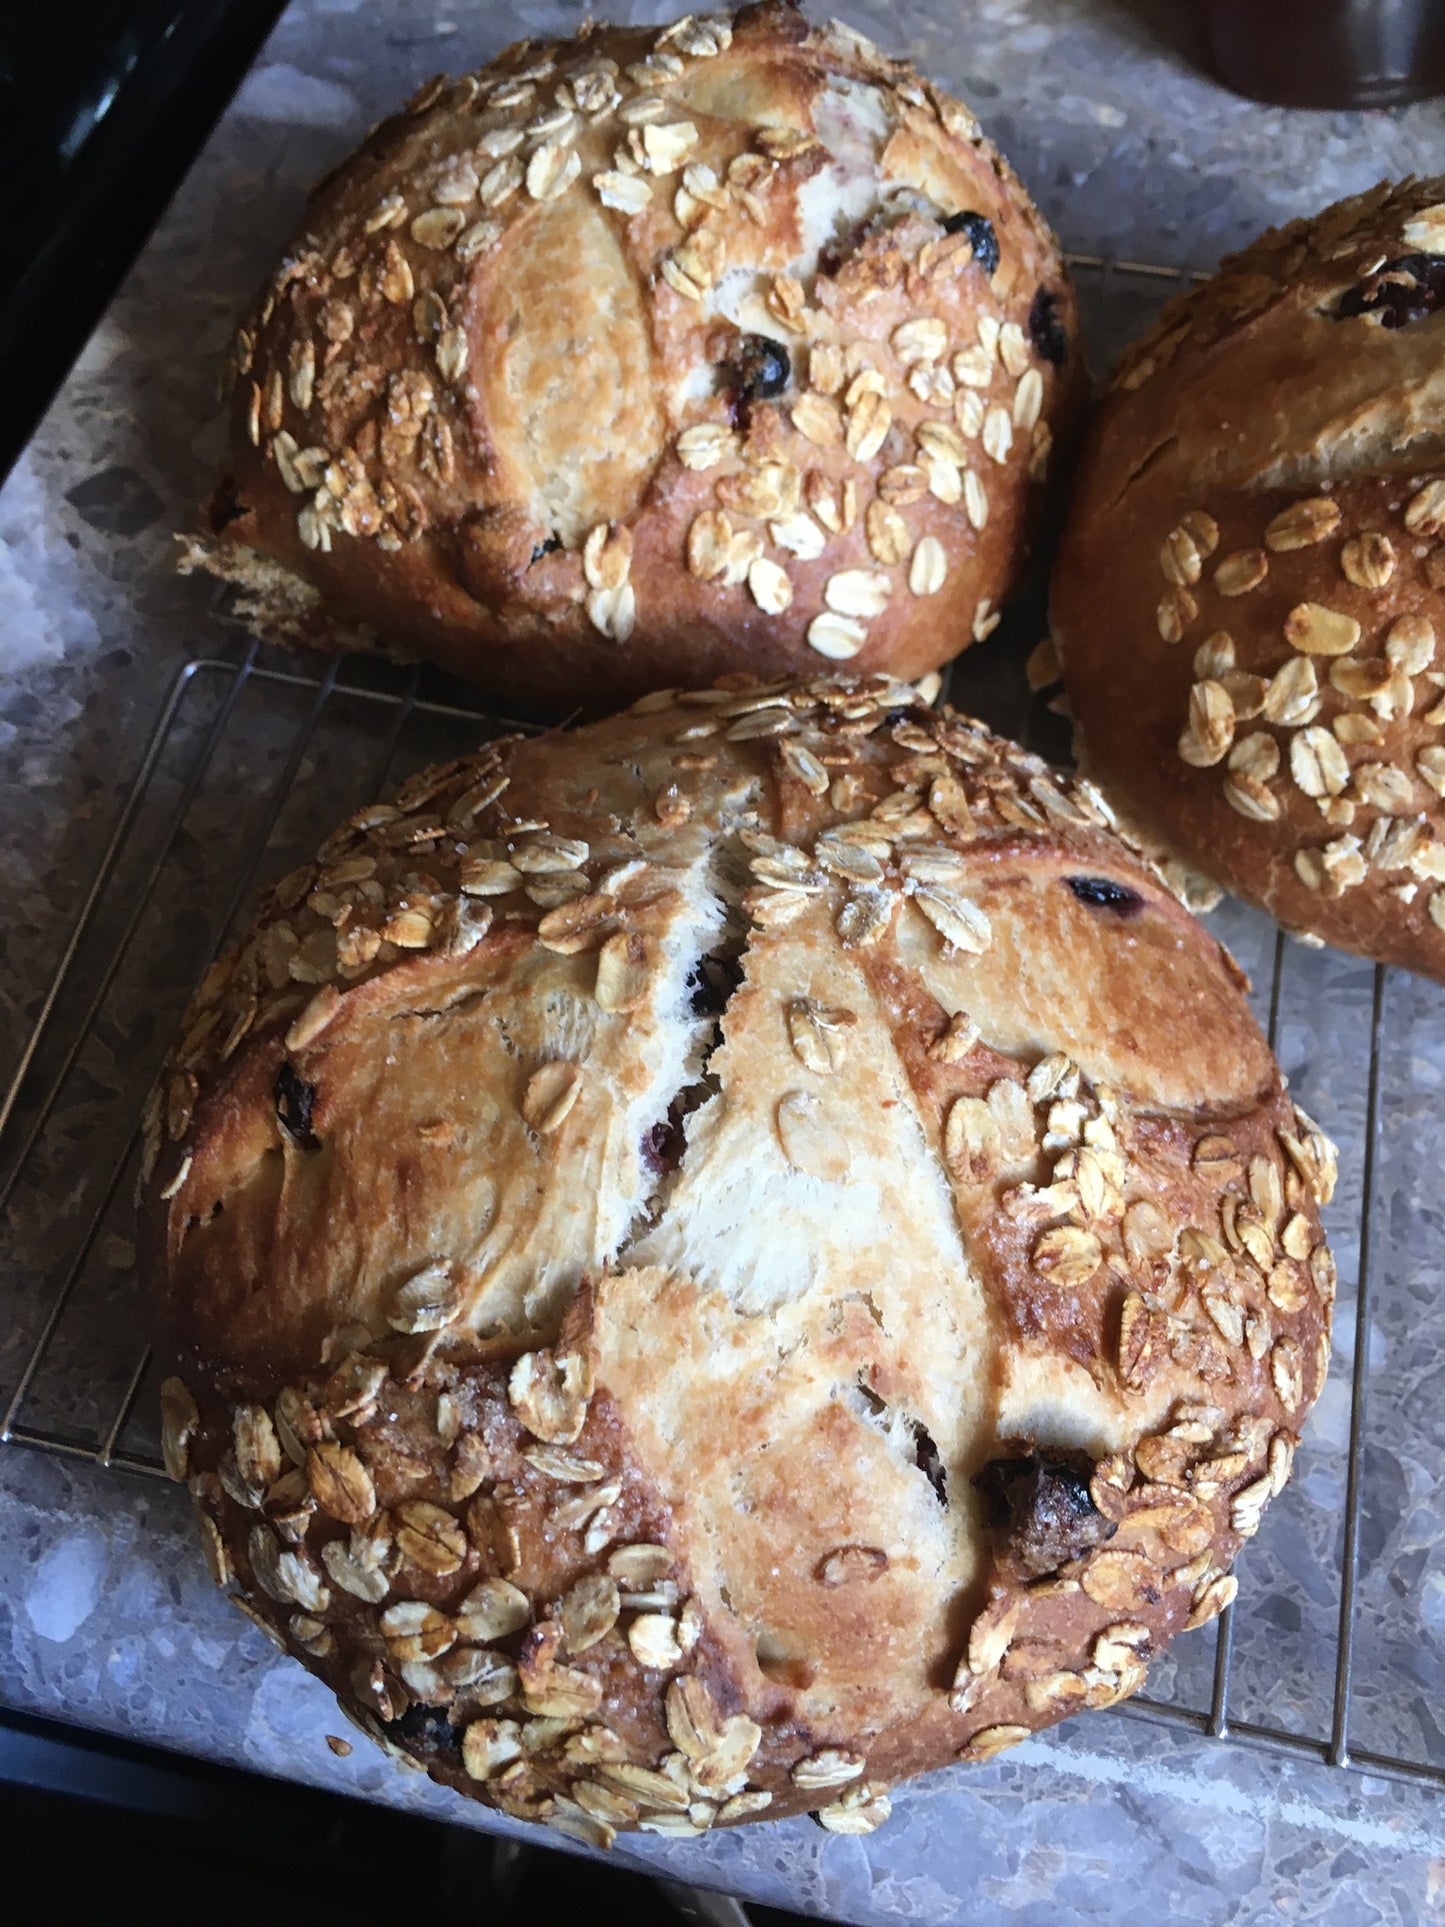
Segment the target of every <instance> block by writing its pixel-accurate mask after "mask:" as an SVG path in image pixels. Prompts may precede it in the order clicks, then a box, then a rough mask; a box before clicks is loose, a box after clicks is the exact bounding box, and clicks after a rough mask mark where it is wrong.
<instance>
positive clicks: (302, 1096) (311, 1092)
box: [276, 1064, 321, 1151]
mask: <svg viewBox="0 0 1445 1927" xmlns="http://www.w3.org/2000/svg"><path fill="white" fill-rule="evenodd" d="M315 1103H316V1086H315V1085H314V1084H308V1083H307V1082H306V1080H305V1078H304V1077H300V1076H298V1075H297V1073H296V1069H295V1067H294V1066H293V1065H291V1064H283V1065H282V1066H281V1068H280V1070H279V1071H277V1073H276V1115H277V1117H278V1118H279V1119H280V1120H281V1125H282V1128H283V1129H284V1130H285V1132H286V1134H287V1136H288V1137H289V1138H290V1139H291V1141H292V1143H293V1144H299V1145H300V1146H301V1148H302V1149H303V1150H304V1151H314V1150H316V1149H317V1148H318V1146H319V1145H320V1142H321V1140H320V1138H318V1137H317V1135H316V1133H315V1132H314V1131H313V1130H312V1128H311V1111H312V1107H313V1106H314V1104H315Z"/></svg>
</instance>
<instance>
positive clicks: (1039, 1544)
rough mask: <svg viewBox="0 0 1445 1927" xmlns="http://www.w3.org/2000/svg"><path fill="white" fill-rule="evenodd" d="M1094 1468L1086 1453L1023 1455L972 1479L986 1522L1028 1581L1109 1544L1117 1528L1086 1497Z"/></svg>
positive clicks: (991, 1466)
mask: <svg viewBox="0 0 1445 1927" xmlns="http://www.w3.org/2000/svg"><path fill="white" fill-rule="evenodd" d="M1093 1471H1094V1466H1093V1462H1092V1460H1091V1459H1090V1458H1089V1456H1088V1454H1087V1453H1084V1452H1058V1453H1052V1454H1050V1455H1049V1456H1048V1457H1045V1456H1044V1455H1043V1454H1042V1453H1039V1452H1033V1451H1030V1452H1026V1453H1025V1454H1023V1455H1022V1456H1021V1457H1018V1458H1008V1459H994V1460H992V1461H991V1462H990V1463H989V1464H988V1465H986V1466H985V1467H984V1468H983V1470H982V1471H981V1472H980V1473H978V1474H977V1475H976V1476H975V1478H974V1481H973V1483H974V1485H975V1487H976V1488H977V1490H978V1491H979V1492H980V1493H981V1494H982V1496H983V1500H984V1503H985V1505H986V1507H987V1508H988V1512H989V1518H990V1522H991V1523H992V1524H993V1525H994V1526H995V1528H996V1529H998V1530H999V1531H1001V1532H1002V1534H1003V1536H1004V1541H1005V1544H1006V1546H1007V1548H1008V1551H1009V1552H1010V1554H1011V1555H1012V1556H1013V1559H1014V1560H1015V1562H1016V1563H1017V1565H1018V1566H1019V1567H1020V1569H1021V1570H1022V1571H1023V1572H1024V1573H1025V1574H1027V1576H1028V1577H1029V1578H1031V1579H1041V1578H1043V1576H1044V1574H1045V1573H1050V1572H1057V1571H1058V1569H1059V1567H1060V1566H1066V1565H1068V1563H1069V1561H1070V1560H1071V1559H1077V1558H1079V1557H1081V1555H1082V1554H1084V1553H1086V1552H1089V1551H1091V1550H1092V1549H1093V1548H1094V1547H1095V1546H1101V1545H1103V1544H1104V1543H1105V1541H1106V1540H1109V1539H1112V1538H1113V1536H1114V1534H1115V1532H1116V1530H1117V1527H1116V1526H1115V1525H1114V1524H1113V1522H1112V1520H1109V1519H1106V1518H1105V1517H1104V1515H1103V1513H1102V1512H1100V1511H1099V1510H1098V1508H1097V1507H1096V1506H1095V1504H1094V1501H1093V1499H1092V1498H1091V1497H1090V1494H1089V1480H1090V1478H1091V1477H1092V1476H1093Z"/></svg>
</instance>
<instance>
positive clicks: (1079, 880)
mask: <svg viewBox="0 0 1445 1927" xmlns="http://www.w3.org/2000/svg"><path fill="white" fill-rule="evenodd" d="M1064 881H1065V883H1067V884H1068V886H1069V888H1070V889H1071V890H1072V891H1073V893H1074V895H1075V896H1076V897H1077V898H1078V899H1079V902H1080V903H1087V904H1088V906H1089V908H1090V909H1091V910H1112V911H1113V912H1114V914H1115V915H1116V916H1119V917H1132V916H1135V915H1137V913H1138V912H1139V911H1140V910H1142V909H1143V908H1144V899H1143V897H1141V896H1140V894H1139V892H1138V891H1137V890H1131V889H1130V888H1129V887H1128V885H1127V884H1124V883H1114V882H1111V880H1110V879H1109V878H1108V877H1065V878H1064Z"/></svg>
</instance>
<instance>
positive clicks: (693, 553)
mask: <svg viewBox="0 0 1445 1927" xmlns="http://www.w3.org/2000/svg"><path fill="white" fill-rule="evenodd" d="M1074 338H1075V315H1074V302H1073V295H1072V292H1071V289H1070V287H1069V283H1068V279H1067V276H1066V274H1065V272H1064V268H1063V265H1062V262H1061V260H1060V256H1059V252H1058V249H1057V247H1056V245H1055V243H1054V240H1053V237H1052V236H1051V235H1050V234H1049V232H1048V230H1047V228H1046V227H1045V225H1044V224H1043V222H1042V221H1041V220H1040V218H1039V216H1038V214H1037V213H1036V211H1035V210H1034V208H1033V205H1032V203H1031V202H1030V201H1029V198H1028V196H1027V194H1026V193H1025V192H1024V190H1023V189H1022V187H1021V186H1020V185H1019V183H1018V181H1017V180H1016V179H1015V177H1014V175H1013V174H1012V172H1011V171H1010V169H1009V168H1008V166H1007V165H1006V163H1005V162H1004V161H1003V160H1002V158H1001V157H1000V156H999V154H998V153H997V152H996V150H995V149H994V148H993V147H992V146H991V145H990V143H989V142H987V141H986V140H984V139H983V137H982V136H981V134H980V132H979V129H978V126H977V123H976V122H975V121H974V119H973V116H972V115H971V114H970V113H969V112H968V110H967V109H966V108H965V107H963V106H961V105H960V104H959V103H958V102H957V101H955V100H952V99H950V98H949V96H948V95H946V94H944V93H942V92H940V91H939V90H938V89H937V88H935V87H933V86H931V85H930V84H928V83H926V82H924V81H922V80H920V79H919V78H918V76H917V75H916V74H915V73H914V72H913V71H912V69H911V68H909V67H907V66H905V65H903V64H902V63H899V62H895V61H891V60H887V59H884V58H883V57H882V56H881V55H880V54H879V53H878V51H877V50H876V48H874V47H873V46H872V44H871V43H870V42H869V41H867V40H865V39H864V38H862V37H861V36H859V35H856V34H854V33H852V32H851V31H850V30H848V29H846V28H844V27H842V26H840V25H838V24H836V23H834V24H831V25H829V26H826V27H821V28H817V29H812V28H810V27H809V25H808V23H807V22H806V20H805V19H804V18H803V16H802V15H801V13H799V12H798V11H797V10H796V9H795V8H793V7H791V6H788V5H784V4H781V3H780V0H776V3H774V4H769V5H765V6H759V7H751V8H749V9H747V10H746V11H745V12H743V13H742V14H739V15H738V16H737V18H736V19H735V20H734V19H732V17H731V16H729V15H726V14H719V15H709V16H707V17H705V18H703V17H699V16H689V17H688V18H687V19H686V20H683V21H680V22H677V23H675V24H674V25H672V26H671V27H668V28H666V29H664V30H661V31H659V30H657V29H655V28H650V27H649V28H623V27H595V28H594V27H592V26H588V27H584V28H583V30H582V31H581V33H580V34H579V35H578V37H577V38H576V40H574V41H567V42H545V43H541V42H526V43H523V44H522V45H520V46H517V47H514V48H512V49H511V50H510V51H509V52H507V53H506V54H504V55H502V56H501V58H500V59H499V60H497V61H496V62H494V63H493V65H492V66H490V67H487V68H485V69H483V70H482V71H481V72H479V73H475V74H468V75H464V76H463V77H462V78H461V79H460V80H457V81H451V82H448V81H444V80H441V79H438V80H436V81H434V82H432V83H431V84H430V85H429V86H427V87H425V88H423V89H422V91H421V93H420V94H419V95H417V96H416V98H415V99H413V100H412V101H411V103H410V104H409V107H408V109H407V111H406V112H405V113H403V114H400V115H398V116H397V117H395V118H394V119H392V120H389V121H387V122H385V123H384V124H383V125H382V126H381V127H380V128H378V129H377V130H376V131H375V132H374V133H373V134H372V135H371V137H370V138H369V139H368V140H367V142H366V143H365V145H364V146H363V147H362V148H361V149H360V151H359V152H358V153H357V154H356V155H354V156H353V157H352V158H351V159H350V160H348V161H347V162H345V163H344V164H343V165H342V166H341V167H339V168H338V169H337V170H336V171H335V172H334V173H333V174H332V175H330V176H329V177H328V178H327V179H326V180H325V181H324V182H323V183H322V184H321V185H320V187H319V188H318V189H317V190H316V192H315V194H314V196H313V198H312V201H311V204H310V206H309V208H308V211H307V215H306V219H305V221H304V223H303V225H302V227H301V229H300V231H299V233H298V234H297V236H296V237H295V239H294V241H293V243H292V246H291V247H290V248H289V249H288V251H287V254H286V258H285V260H284V261H283V262H282V264H281V266H280V268H279V269H278V270H277V273H276V274H275V276H274V277H273V279H272V280H271V281H270V283H269V284H268V285H267V286H266V287H265V288H264V289H263V290H262V292H261V295H260V296H259V298H258V300H257V303H256V306H255V309H254V310H253V312H252V313H251V315H250V316H249V317H248V319H247V320H246V322H245V325H244V326H243V327H242V328H241V330H240V332H239V334H238V335H237V337H236V342H235V345H234V349H233V352H232V355H231V359H230V364H229V366H230V375H231V377H232V379H233V380H234V383H235V388H234V400H233V412H232V417H231V449H230V457H229V464H230V472H229V474H228V475H227V477H226V478H225V480H224V481H223V483H222V485H221V487H220V488H219V490H218V491H217V493H216V495H215V497H214V499H213V501H212V502H211V504H210V507H209V510H208V513H207V524H208V526H207V530H206V532H205V534H204V535H202V536H200V537H196V538H190V539H188V540H187V543H186V547H185V556H186V566H201V567H204V568H207V569H210V570H212V571H214V572H215V573H216V574H218V575H220V576H222V577H225V578H228V579H230V580H232V581H234V582H236V583H238V584H239V585H240V586H241V589H242V595H241V598H240V600H241V606H242V608H243V610H244V611H245V612H247V613H248V614H249V615H250V617H251V618H252V619H253V620H254V621H255V622H256V623H257V625H258V626H259V627H260V628H261V629H262V630H263V631H269V632H280V633H285V634H291V635H297V636H300V637H302V638H306V639H310V640H316V641H323V642H325V641H331V642H337V643H342V644H349V643H352V642H354V641H356V640H357V638H358V635H359V634H362V633H365V634H370V635H379V636H380V637H381V638H382V639H383V640H384V641H385V642H386V643H387V644H389V645H392V646H395V647H399V648H401V649H402V650H404V651H410V652H412V653H415V654H418V655H422V656H426V657H429V658H431V659H433V660H435V661H436V662H439V663H440V664H442V665H443V666H444V667H445V668H447V669H450V670H453V671H455V672H457V673H458V674H460V675H464V676H468V677H470V678H472V679H473V680H475V681H477V682H481V683H483V684H485V685H487V686H488V687H490V688H492V689H495V690H498V691H501V692H503V693H505V694H507V695H510V696H515V697H524V698H528V699H531V700H535V701H537V702H539V703H541V704H543V705H545V706H546V707H547V708H549V709H550V710H552V711H554V712H555V711H558V710H562V709H567V710H571V709H572V708H574V707H575V706H576V705H578V704H581V705H583V706H585V707H588V708H591V709H593V710H596V709H599V708H601V709H605V708H606V707H608V706H609V704H610V703H611V702H613V701H615V700H620V699H624V698H626V697H629V696H635V695H637V694H639V693H640V692H642V691H643V690H646V689H649V688H655V687H657V686H659V685H660V684H666V683H673V682H678V681H685V682H692V681H706V680H708V679H710V678H712V677H714V676H716V675H719V674H722V673H725V672H728V671H732V670H736V669H739V668H741V669H747V670H752V671H754V672H757V673H766V674H777V673H785V672H792V673H798V672H805V673H814V672H818V671H820V670H821V669H823V668H824V666H825V664H824V661H823V660H822V659H823V658H829V659H833V660H842V659H845V658H846V659H850V660H851V661H852V662H853V663H854V664H855V665H856V667H857V668H859V669H868V670H873V669H887V670H889V671H890V672H892V673H895V674H900V675H906V676H917V675H920V674H922V673H923V672H924V671H925V670H928V669H931V668H933V667H935V666H936V665H937V664H939V663H941V662H943V661H945V660H946V659H947V658H948V657H950V656H952V655H954V654H956V653H957V651H958V650H960V649H962V648H964V647H966V646H967V644H968V643H969V641H970V640H971V639H973V638H975V637H978V636H981V635H984V634H986V633H987V632H988V630H989V629H990V627H991V626H992V624H993V623H994V622H995V621H996V620H997V608H998V605H999V603H1000V602H1001V600H1002V599H1003V597H1004V596H1005V595H1006V594H1007V593H1008V591H1009V589H1010V586H1011V585H1012V583H1013V582H1014V579H1015V577H1016V575H1017V574H1018V571H1019V569H1020V566H1021V564H1022V561H1023V557H1024V553H1025V549H1026V544H1027V537H1028V528H1029V526H1030V524H1031V522H1032V521H1033V519H1034V513H1035V511H1036V509H1037V507H1038V498H1039V497H1040V495H1041V492H1042V491H1041V488H1040V484H1041V482H1042V480H1043V478H1044V473H1045V469H1046V466H1047V462H1048V456H1049V449H1050V445H1051V442H1052V439H1053V433H1054V430H1055V428H1056V426H1057V425H1058V423H1059V421H1060V418H1061V416H1063V415H1064V414H1066V413H1067V412H1068V409H1069V404H1070V401H1071V399H1072V397H1073V396H1074V394H1075V392H1076V390H1077V386H1078V384H1077V381H1076V375H1077V373H1078V359H1079V358H1078V356H1077V354H1076V353H1075V352H1074Z"/></svg>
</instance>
